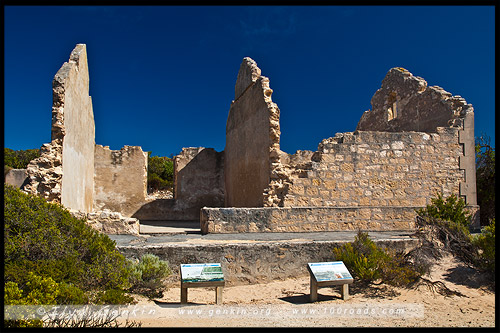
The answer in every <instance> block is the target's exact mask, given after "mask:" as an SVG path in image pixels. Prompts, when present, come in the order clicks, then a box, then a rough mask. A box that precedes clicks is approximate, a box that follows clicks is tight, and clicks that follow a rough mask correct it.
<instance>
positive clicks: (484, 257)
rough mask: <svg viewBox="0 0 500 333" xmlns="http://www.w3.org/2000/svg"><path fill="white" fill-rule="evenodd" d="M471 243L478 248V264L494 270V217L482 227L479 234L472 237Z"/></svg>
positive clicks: (491, 270)
mask: <svg viewBox="0 0 500 333" xmlns="http://www.w3.org/2000/svg"><path fill="white" fill-rule="evenodd" d="M472 243H473V244H475V245H476V246H477V247H478V249H479V257H480V262H479V266H480V267H481V268H484V269H486V270H488V271H490V272H495V219H492V220H491V222H490V225H489V226H486V227H484V228H483V230H482V231H481V234H479V235H477V236H474V237H472Z"/></svg>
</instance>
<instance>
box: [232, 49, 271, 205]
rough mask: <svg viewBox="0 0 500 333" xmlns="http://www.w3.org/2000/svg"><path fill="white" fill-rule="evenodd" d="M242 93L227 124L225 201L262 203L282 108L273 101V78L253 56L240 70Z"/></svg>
mask: <svg viewBox="0 0 500 333" xmlns="http://www.w3.org/2000/svg"><path fill="white" fill-rule="evenodd" d="M248 84H250V85H249V86H247V85H248ZM245 86H247V87H245ZM240 93H241V95H240V96H239V97H238V98H237V99H235V100H234V101H233V102H232V104H231V108H230V110H229V115H228V119H227V124H226V147H225V149H224V154H225V157H224V161H225V163H224V176H225V205H226V206H235V207H261V206H263V204H264V192H265V189H266V188H268V187H269V184H270V181H271V173H272V172H273V164H272V163H273V162H274V160H275V158H276V157H275V156H277V155H278V154H276V153H273V150H279V136H280V130H279V108H278V106H277V105H276V104H275V103H273V102H272V99H271V95H272V89H271V88H270V87H269V79H268V78H267V77H264V76H260V70H258V68H256V64H255V62H254V61H251V59H249V58H245V59H243V62H242V64H241V67H240V71H239V73H238V79H237V87H236V96H238V94H240Z"/></svg>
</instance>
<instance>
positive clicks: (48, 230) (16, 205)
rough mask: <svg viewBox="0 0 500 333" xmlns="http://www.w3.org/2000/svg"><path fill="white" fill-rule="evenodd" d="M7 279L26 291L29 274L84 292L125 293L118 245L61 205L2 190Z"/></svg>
mask: <svg viewBox="0 0 500 333" xmlns="http://www.w3.org/2000/svg"><path fill="white" fill-rule="evenodd" d="M4 199H5V200H4V223H5V227H4V244H5V248H4V262H5V280H6V281H13V282H17V283H19V284H20V286H22V287H24V285H25V284H26V278H27V274H28V272H33V273H35V274H36V275H39V276H42V277H51V278H53V279H54V280H55V281H56V282H58V283H59V282H66V283H72V284H74V285H75V286H77V287H79V288H81V289H83V290H92V289H114V288H118V289H126V288H127V287H128V286H129V284H128V271H127V268H126V261H125V258H124V257H123V255H121V254H120V253H119V252H118V251H117V250H116V248H115V242H114V241H112V240H111V239H110V238H109V237H108V236H106V235H104V234H100V233H99V232H97V231H95V230H93V229H92V228H91V227H90V226H88V225H87V224H86V223H85V220H82V219H77V218H75V217H73V216H72V215H71V214H70V213H69V212H68V211H67V210H66V209H64V208H62V207H61V206H60V205H57V204H52V203H47V202H46V201H45V200H44V199H43V198H41V197H37V196H34V195H30V194H25V193H22V192H21V191H20V190H18V189H15V188H14V187H12V186H9V185H5V186H4Z"/></svg>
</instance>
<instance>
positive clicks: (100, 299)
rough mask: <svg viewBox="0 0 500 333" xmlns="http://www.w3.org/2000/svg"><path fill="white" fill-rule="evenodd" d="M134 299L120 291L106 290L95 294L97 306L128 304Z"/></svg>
mask: <svg viewBox="0 0 500 333" xmlns="http://www.w3.org/2000/svg"><path fill="white" fill-rule="evenodd" d="M133 302H134V298H133V297H132V296H129V295H127V294H126V293H125V291H123V290H121V289H108V290H105V291H100V292H99V293H98V294H97V302H96V303H97V304H130V303H133Z"/></svg>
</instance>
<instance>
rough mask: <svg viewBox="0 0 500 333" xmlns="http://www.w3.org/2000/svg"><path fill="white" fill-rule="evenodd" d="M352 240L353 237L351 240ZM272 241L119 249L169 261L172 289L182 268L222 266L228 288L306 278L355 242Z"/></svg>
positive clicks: (403, 243) (403, 244)
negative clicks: (312, 266)
mask: <svg viewBox="0 0 500 333" xmlns="http://www.w3.org/2000/svg"><path fill="white" fill-rule="evenodd" d="M352 238H353V237H352ZM352 240H353V239H351V238H349V239H346V240H345V241H338V240H337V241H336V240H332V241H269V242H260V243H233V242H231V243H226V244H189V243H186V242H172V243H169V244H159V245H156V244H155V245H152V246H144V245H142V244H141V245H134V246H122V245H117V249H118V251H120V252H121V253H122V254H123V255H124V256H125V257H127V258H133V259H139V258H141V257H142V256H143V255H144V254H154V255H157V256H158V257H159V258H160V259H162V260H166V261H168V263H169V267H170V268H171V269H172V275H170V276H169V278H168V280H167V285H168V286H169V287H178V286H179V283H180V279H179V276H180V273H179V267H180V265H181V264H186V263H204V262H218V263H221V266H222V271H223V272H224V280H225V282H226V285H229V286H234V285H246V284H256V283H267V282H271V281H273V280H282V279H289V278H296V277H299V276H307V275H308V272H307V268H306V267H307V263H309V262H322V261H332V260H335V257H334V255H333V249H334V248H336V247H338V246H341V245H342V244H344V243H345V242H348V241H352ZM374 242H375V243H376V244H377V245H379V246H383V247H388V248H392V249H395V250H409V249H412V248H414V247H415V246H416V245H417V243H418V240H417V239H393V240H390V239H388V240H376V239H375V240H374Z"/></svg>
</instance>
